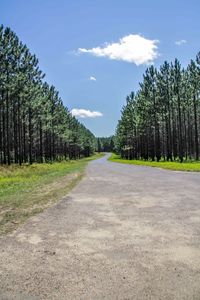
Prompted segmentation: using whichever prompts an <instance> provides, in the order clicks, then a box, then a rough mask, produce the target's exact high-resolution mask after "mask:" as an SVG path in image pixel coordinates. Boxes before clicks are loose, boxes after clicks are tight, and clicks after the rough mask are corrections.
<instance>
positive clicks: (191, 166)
mask: <svg viewBox="0 0 200 300" xmlns="http://www.w3.org/2000/svg"><path fill="white" fill-rule="evenodd" d="M108 160H109V161H112V162H118V163H123V164H131V165H138V166H148V167H157V168H163V169H168V170H173V171H188V172H200V162H195V161H193V162H183V163H180V162H177V161H173V162H167V161H160V162H156V161H144V160H127V159H122V158H121V157H120V156H119V155H117V154H114V153H113V154H112V155H111V156H110V157H109V159H108Z"/></svg>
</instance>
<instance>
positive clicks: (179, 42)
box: [175, 40, 187, 46]
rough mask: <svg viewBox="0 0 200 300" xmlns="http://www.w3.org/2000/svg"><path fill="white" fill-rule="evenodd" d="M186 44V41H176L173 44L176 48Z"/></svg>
mask: <svg viewBox="0 0 200 300" xmlns="http://www.w3.org/2000/svg"><path fill="white" fill-rule="evenodd" d="M186 43H187V41H186V40H180V41H176V42H175V44H176V45H177V46H181V45H183V44H186Z"/></svg>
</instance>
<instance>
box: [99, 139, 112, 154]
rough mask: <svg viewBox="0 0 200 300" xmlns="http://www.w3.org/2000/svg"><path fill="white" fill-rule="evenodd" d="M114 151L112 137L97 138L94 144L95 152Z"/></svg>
mask: <svg viewBox="0 0 200 300" xmlns="http://www.w3.org/2000/svg"><path fill="white" fill-rule="evenodd" d="M114 149H115V142H114V136H110V137H98V138H97V144H96V151H97V152H99V153H100V152H113V151H114Z"/></svg>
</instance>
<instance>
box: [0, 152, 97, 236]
mask: <svg viewBox="0 0 200 300" xmlns="http://www.w3.org/2000/svg"><path fill="white" fill-rule="evenodd" d="M101 156H103V154H95V155H93V156H91V157H89V158H83V159H80V160H76V161H75V160H74V161H62V162H55V163H52V164H33V165H31V166H30V165H23V166H21V167H20V166H18V165H12V166H9V167H8V166H1V167H0V234H5V233H8V232H10V231H12V230H13V229H15V228H16V227H17V226H18V225H19V224H21V223H23V222H25V221H26V220H27V218H29V217H30V216H33V215H35V214H37V213H39V212H41V211H43V210H44V209H45V208H47V207H49V206H50V205H52V204H53V203H55V202H56V201H58V200H59V199H61V198H62V197H63V196H65V195H66V194H67V192H68V191H69V190H70V189H72V188H73V187H74V186H75V185H76V183H77V182H78V181H79V180H80V179H81V178H82V176H83V174H84V170H85V167H86V165H87V164H88V162H89V161H91V160H93V159H97V158H100V157H101Z"/></svg>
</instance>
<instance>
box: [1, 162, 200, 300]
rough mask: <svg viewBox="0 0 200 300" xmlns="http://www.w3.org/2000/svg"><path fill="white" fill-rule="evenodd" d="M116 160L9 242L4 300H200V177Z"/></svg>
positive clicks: (92, 168) (91, 169) (4, 251)
mask: <svg viewBox="0 0 200 300" xmlns="http://www.w3.org/2000/svg"><path fill="white" fill-rule="evenodd" d="M106 159H107V156H106V157H103V158H101V159H98V160H96V161H93V162H91V163H90V164H89V165H88V167H87V171H86V176H85V177H84V179H83V180H82V181H81V182H80V183H79V184H78V185H77V186H76V188H74V189H73V190H72V191H71V192H70V194H68V196H66V197H65V198H63V199H62V200H61V201H60V202H59V203H57V204H56V205H54V206H53V207H51V208H50V209H47V210H46V211H45V212H43V213H41V214H39V215H37V216H35V217H33V218H31V219H29V221H28V222H27V223H26V224H25V225H23V226H21V227H20V228H18V230H16V231H15V232H13V233H12V234H10V235H7V236H4V237H1V238H0V299H4V300H5V299H9V300H10V299H20V300H22V299H32V300H34V299H35V300H36V299H48V300H50V299H59V300H62V299H67V300H69V299H84V300H86V299H87V300H89V299H92V300H98V299H106V300H107V299H136V300H147V299H148V300H157V299H160V300H166V299H168V300H173V299H178V300H186V299H187V300H197V299H198V300H199V299H200V174H199V173H187V172H174V171H168V170H162V169H156V168H150V167H142V166H133V165H126V164H118V163H112V162H108V161H107V160H106Z"/></svg>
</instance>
